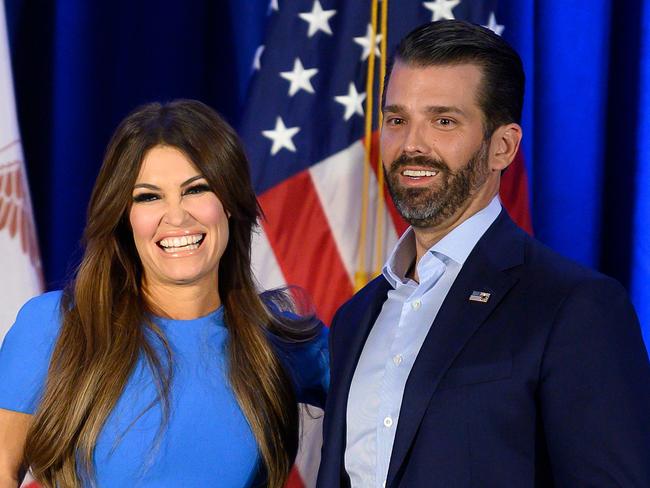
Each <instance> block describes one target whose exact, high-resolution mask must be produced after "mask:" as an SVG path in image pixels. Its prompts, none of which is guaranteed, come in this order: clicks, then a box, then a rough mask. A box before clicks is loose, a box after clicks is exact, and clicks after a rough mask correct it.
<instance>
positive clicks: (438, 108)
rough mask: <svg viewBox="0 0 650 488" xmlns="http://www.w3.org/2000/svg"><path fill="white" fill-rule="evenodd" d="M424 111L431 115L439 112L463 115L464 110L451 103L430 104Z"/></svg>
mask: <svg viewBox="0 0 650 488" xmlns="http://www.w3.org/2000/svg"><path fill="white" fill-rule="evenodd" d="M426 111H427V112H429V113H430V114H433V115H440V114H450V113H451V114H458V115H465V112H464V111H463V110H462V109H461V108H460V107H454V106H453V105H430V106H429V107H427V108H426Z"/></svg>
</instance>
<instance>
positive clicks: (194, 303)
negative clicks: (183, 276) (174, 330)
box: [142, 283, 221, 320]
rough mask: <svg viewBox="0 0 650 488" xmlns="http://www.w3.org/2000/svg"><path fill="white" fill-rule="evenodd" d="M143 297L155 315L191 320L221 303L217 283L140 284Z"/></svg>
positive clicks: (214, 308) (207, 312) (212, 309)
mask: <svg viewBox="0 0 650 488" xmlns="http://www.w3.org/2000/svg"><path fill="white" fill-rule="evenodd" d="M142 290H143V294H144V296H145V299H146V300H147V302H148V303H149V304H150V306H151V308H152V311H153V312H154V313H155V314H156V315H161V316H164V317H169V318H172V319H176V320H191V319H195V318H198V317H203V316H204V315H208V314H209V313H210V312H212V311H214V310H216V309H217V308H219V306H220V305H221V297H220V296H219V289H218V286H217V283H213V284H212V285H211V286H205V285H201V284H191V285H176V284H169V285H164V284H156V285H146V284H143V286H142Z"/></svg>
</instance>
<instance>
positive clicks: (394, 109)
mask: <svg viewBox="0 0 650 488" xmlns="http://www.w3.org/2000/svg"><path fill="white" fill-rule="evenodd" d="M382 111H383V112H390V113H392V114H397V113H402V112H405V111H406V110H405V108H404V106H403V105H385V106H384V107H383V108H382Z"/></svg>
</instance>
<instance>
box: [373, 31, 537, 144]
mask: <svg viewBox="0 0 650 488" xmlns="http://www.w3.org/2000/svg"><path fill="white" fill-rule="evenodd" d="M395 61H399V62H401V63H404V64H407V65H411V66H416V67H423V68H424V67H428V66H444V65H456V64H465V63H470V64H475V65H477V66H478V67H480V68H481V71H482V74H483V79H482V82H481V87H480V89H479V90H480V91H479V93H478V104H479V106H480V107H481V109H482V110H483V118H484V122H483V126H484V132H485V135H486V137H489V136H491V135H492V133H493V132H494V130H495V129H496V128H497V127H499V126H501V125H504V124H509V123H512V122H516V123H520V122H521V110H522V106H523V103H524V84H525V77H524V69H523V66H522V62H521V58H520V57H519V55H518V54H517V52H516V51H515V50H514V49H513V48H512V47H511V46H510V45H509V44H508V43H507V42H506V41H504V40H503V39H502V38H501V37H500V36H498V35H497V34H495V33H494V32H492V31H491V30H490V29H487V28H485V27H481V26H478V25H474V24H471V23H469V22H465V21H460V20H440V21H437V22H430V23H428V24H425V25H422V26H420V27H418V28H417V29H415V30H413V31H411V33H410V34H408V35H407V36H406V37H405V38H404V39H403V40H402V41H401V42H400V44H399V46H398V47H397V50H396V51H395V54H394V60H393V62H392V63H391V64H390V66H389V69H388V71H387V73H386V83H385V84H384V86H385V87H387V86H388V81H389V79H390V74H391V71H392V68H393V65H394V63H395Z"/></svg>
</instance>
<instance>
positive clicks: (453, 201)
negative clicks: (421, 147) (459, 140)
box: [384, 140, 490, 228]
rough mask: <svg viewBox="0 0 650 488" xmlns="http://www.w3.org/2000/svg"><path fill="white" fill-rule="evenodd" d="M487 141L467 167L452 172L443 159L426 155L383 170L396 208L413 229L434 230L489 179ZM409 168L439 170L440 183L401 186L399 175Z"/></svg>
mask: <svg viewBox="0 0 650 488" xmlns="http://www.w3.org/2000/svg"><path fill="white" fill-rule="evenodd" d="M488 146H489V144H488V141H485V140H484V141H483V142H482V143H481V147H480V148H479V149H478V150H477V151H476V152H475V153H474V154H473V155H472V156H471V157H470V159H469V161H468V162H467V164H465V166H463V167H461V168H460V169H458V170H457V171H456V172H454V171H452V170H451V169H450V168H449V166H447V164H446V163H445V162H444V161H442V160H441V159H434V158H429V157H427V156H415V157H409V156H406V155H405V154H402V155H401V156H399V157H398V158H397V159H396V160H395V161H393V163H392V164H391V166H390V170H388V171H387V170H386V168H385V167H384V174H385V176H386V183H387V185H388V191H389V193H390V196H391V197H392V198H393V202H395V207H396V208H397V211H398V212H399V213H400V215H401V216H402V218H404V220H406V221H407V222H408V223H409V224H410V225H411V226H412V227H416V228H425V227H435V226H437V225H439V224H441V223H442V222H444V221H445V220H447V219H449V218H451V217H452V216H453V215H454V214H455V213H456V212H457V211H458V210H459V209H460V208H461V207H462V206H463V205H464V204H465V203H466V202H467V201H468V200H469V199H470V197H471V196H472V195H473V194H474V192H475V191H476V190H477V189H479V188H480V187H481V186H482V185H483V184H484V183H485V181H486V180H487V178H488V175H489V174H490V169H489V168H488V164H487V160H488ZM408 166H419V167H423V168H428V169H432V170H434V171H437V172H438V174H437V175H436V176H435V179H436V180H439V182H438V184H436V185H433V186H429V187H420V188H410V187H405V186H402V185H401V184H400V173H401V172H402V170H403V169H404V168H406V167H408Z"/></svg>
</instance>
